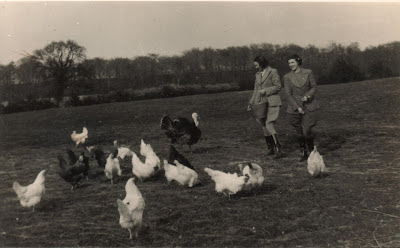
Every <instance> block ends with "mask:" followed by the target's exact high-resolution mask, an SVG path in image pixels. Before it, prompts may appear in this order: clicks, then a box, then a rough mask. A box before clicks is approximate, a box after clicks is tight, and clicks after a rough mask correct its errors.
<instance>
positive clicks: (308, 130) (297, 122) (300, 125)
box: [288, 111, 318, 139]
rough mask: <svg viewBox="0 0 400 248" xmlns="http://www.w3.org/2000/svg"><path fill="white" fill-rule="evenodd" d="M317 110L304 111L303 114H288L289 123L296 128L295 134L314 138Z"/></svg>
mask: <svg viewBox="0 0 400 248" xmlns="http://www.w3.org/2000/svg"><path fill="white" fill-rule="evenodd" d="M317 114H318V113H317V111H313V112H309V111H308V112H306V113H305V114H288V120H289V124H290V125H292V126H293V127H294V128H295V129H296V134H297V136H299V137H301V136H305V137H306V138H311V139H314V138H315V136H316V133H315V130H314V126H315V125H317V121H318V115H317Z"/></svg>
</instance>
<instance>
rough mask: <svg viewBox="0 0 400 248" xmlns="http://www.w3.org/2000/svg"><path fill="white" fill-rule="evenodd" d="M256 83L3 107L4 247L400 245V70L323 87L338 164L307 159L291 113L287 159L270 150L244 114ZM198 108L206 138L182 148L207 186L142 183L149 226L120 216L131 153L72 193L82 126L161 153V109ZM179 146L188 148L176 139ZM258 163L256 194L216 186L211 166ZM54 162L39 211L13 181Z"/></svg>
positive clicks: (106, 141)
mask: <svg viewBox="0 0 400 248" xmlns="http://www.w3.org/2000/svg"><path fill="white" fill-rule="evenodd" d="M250 93H251V92H249V91H247V92H230V93H221V94H212V95H196V96H187V97H177V98H170V99H157V100H146V101H136V102H124V103H112V104H101V105H92V106H84V107H75V108H64V109H48V110H43V111H35V112H25V113H16V114H9V115H1V116H0V137H1V138H0V148H1V149H0V175H1V181H0V198H1V199H2V204H1V205H0V245H1V246H55V247H59V246H184V247H193V246H197V247H198V246H206V247H209V246H218V247H222V246H224V247H225V246H227V247H234V246H235V247H249V246H253V247H254V246H255V247H260V246H268V247H282V246H285V247H294V246H301V247H311V246H312V247H327V246H335V247H338V246H340V247H400V233H399V230H400V229H399V223H400V201H399V200H400V197H399V183H400V170H399V169H400V125H399V124H400V78H391V79H382V80H374V81H364V82H355V83H348V84H337V85H325V86H320V87H319V91H318V95H317V97H318V100H319V101H320V104H321V106H322V110H321V112H320V119H321V120H320V122H319V124H318V130H319V136H318V138H317V140H316V142H317V145H318V146H319V150H320V152H321V154H322V155H323V156H324V159H325V162H326V165H327V168H328V170H329V171H328V173H327V176H326V177H324V178H322V179H314V178H311V177H310V176H309V175H308V172H307V170H306V163H299V162H298V158H299V151H298V145H297V143H296V138H295V132H294V130H293V129H292V128H291V127H290V126H289V125H288V123H287V121H286V119H285V117H286V114H285V109H286V106H287V103H286V99H285V95H284V93H283V92H281V96H282V99H283V101H284V106H283V108H282V109H281V115H280V118H279V120H278V126H277V129H278V132H279V133H280V137H281V143H282V145H283V149H284V152H285V157H284V158H282V159H280V160H272V159H270V158H267V157H265V156H264V154H265V153H266V146H265V143H264V139H263V136H262V132H261V130H260V128H259V127H258V126H257V124H256V123H255V120H254V119H252V118H251V115H250V113H248V112H246V106H247V101H248V98H249V96H250ZM192 112H197V113H198V114H199V115H200V117H201V120H200V128H201V130H202V133H203V136H202V139H201V141H200V143H199V144H197V145H194V146H193V151H194V153H193V155H191V154H190V153H189V152H188V148H187V147H184V148H183V149H180V151H183V154H184V155H185V156H186V157H187V158H188V159H189V160H190V161H191V163H192V164H193V165H194V167H195V168H196V169H197V171H198V173H199V177H200V180H201V181H202V185H201V186H198V187H195V188H192V189H187V188H183V187H180V186H178V185H176V184H170V185H167V183H166V179H165V178H164V177H163V176H159V177H156V178H153V179H152V180H149V181H147V182H144V183H142V184H141V183H140V182H139V183H138V188H139V190H140V191H141V192H142V194H143V197H144V199H145V202H146V208H145V212H144V225H145V226H144V228H143V230H142V232H141V233H140V234H139V238H138V239H136V240H135V239H133V240H129V239H128V236H129V234H128V231H127V230H124V229H122V228H121V227H120V225H119V222H118V221H119V213H118V210H117V202H116V201H117V199H118V198H119V199H123V198H124V197H125V189H124V187H125V183H126V181H127V180H128V179H129V178H130V177H131V176H132V172H131V165H130V161H129V160H126V161H125V162H124V163H123V164H122V165H123V167H124V169H123V171H124V174H123V177H122V178H121V179H120V181H119V182H118V183H116V184H114V185H111V184H110V183H109V181H108V180H106V178H105V176H104V174H103V173H102V172H101V170H100V168H99V167H98V166H97V163H96V162H95V161H94V160H91V162H90V163H91V164H90V165H91V172H90V173H91V174H90V176H91V180H90V181H87V182H85V183H84V185H83V186H82V187H80V188H78V189H75V190H74V191H71V190H70V185H69V184H67V183H65V182H64V181H62V179H60V178H59V176H58V175H57V173H56V169H57V167H58V166H57V163H58V161H57V154H59V153H63V152H64V150H65V149H66V148H73V149H74V150H75V151H79V150H81V149H82V147H78V148H74V144H73V143H72V141H71V140H70V133H71V132H72V130H77V131H79V132H80V130H81V129H82V127H83V126H86V127H87V128H88V130H89V136H90V138H89V140H88V142H89V143H90V144H102V145H111V144H112V141H113V140H115V139H118V140H120V141H121V143H123V144H127V145H130V146H131V147H133V148H134V149H133V150H134V151H135V152H138V151H139V144H140V139H144V140H145V141H146V142H148V143H150V144H151V145H152V146H153V148H154V150H155V151H156V153H157V154H158V155H159V156H160V158H161V159H163V158H165V157H166V156H167V154H168V145H169V144H168V140H167V139H166V137H165V136H164V134H163V132H162V131H161V130H160V129H159V121H160V118H161V116H162V115H163V114H169V115H170V116H172V117H175V116H178V115H181V116H188V117H189V116H190V114H191V113H192ZM178 148H180V147H178ZM242 160H248V161H253V162H258V163H259V164H261V165H262V167H263V169H264V175H265V177H266V180H265V182H264V186H263V188H262V189H261V190H260V192H258V194H257V195H255V196H254V195H252V194H247V193H240V194H238V195H237V196H235V197H232V198H231V199H230V200H229V199H228V198H227V197H225V196H223V195H218V194H216V193H215V190H214V183H213V182H212V181H211V179H210V178H209V177H208V175H207V174H206V173H205V172H204V171H203V168H204V167H206V166H208V167H211V168H216V169H220V170H223V171H229V172H233V171H237V168H236V167H235V166H232V165H229V163H231V162H235V161H242ZM49 165H52V166H54V167H51V169H50V171H49V173H48V175H47V180H46V190H47V191H46V195H45V197H44V199H42V202H41V203H40V204H39V205H38V206H37V207H36V210H35V212H34V213H33V212H32V211H31V210H30V209H29V210H28V209H23V208H22V207H21V206H20V204H19V202H18V200H17V197H16V195H15V193H14V192H13V190H12V183H13V181H14V180H15V179H16V180H18V181H19V182H20V183H21V184H23V185H26V184H28V183H31V182H32V181H33V180H34V178H35V177H36V175H37V173H38V172H39V171H40V170H41V169H44V168H46V167H48V166H49Z"/></svg>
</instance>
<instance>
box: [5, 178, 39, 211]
mask: <svg viewBox="0 0 400 248" xmlns="http://www.w3.org/2000/svg"><path fill="white" fill-rule="evenodd" d="M45 181H46V170H42V171H41V172H39V174H38V175H37V176H36V179H35V181H34V182H33V183H31V184H29V185H28V186H22V185H20V184H19V183H18V182H14V183H13V189H14V191H15V193H16V194H17V196H18V199H19V202H20V203H21V206H23V207H25V208H29V207H33V208H32V211H35V206H36V205H37V204H38V203H39V202H40V200H41V199H42V196H43V195H44V193H45V186H44V182H45Z"/></svg>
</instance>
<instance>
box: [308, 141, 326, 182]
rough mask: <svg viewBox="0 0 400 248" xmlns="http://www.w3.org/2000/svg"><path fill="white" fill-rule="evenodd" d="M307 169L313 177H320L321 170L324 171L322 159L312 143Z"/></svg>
mask: <svg viewBox="0 0 400 248" xmlns="http://www.w3.org/2000/svg"><path fill="white" fill-rule="evenodd" d="M307 169H308V172H309V173H310V174H311V175H312V176H314V177H317V176H320V177H322V172H324V171H325V163H324V159H323V158H322V156H321V155H320V154H319V152H318V151H317V146H316V145H314V150H313V151H312V152H311V153H310V156H309V157H308V159H307Z"/></svg>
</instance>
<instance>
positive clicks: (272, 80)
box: [249, 66, 282, 107]
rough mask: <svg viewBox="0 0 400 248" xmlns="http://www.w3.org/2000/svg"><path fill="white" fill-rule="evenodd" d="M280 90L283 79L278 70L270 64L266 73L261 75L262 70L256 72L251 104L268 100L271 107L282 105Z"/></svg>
mask: <svg viewBox="0 0 400 248" xmlns="http://www.w3.org/2000/svg"><path fill="white" fill-rule="evenodd" d="M280 90H281V80H280V79H279V75H278V71H277V70H276V69H273V68H271V67H269V66H268V67H267V68H266V70H265V72H264V75H261V72H257V73H256V79H255V82H254V91H253V95H252V96H251V99H250V101H249V105H253V104H258V103H264V102H268V104H269V106H271V107H277V106H281V105H282V102H281V97H280V96H279V91H280Z"/></svg>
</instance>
